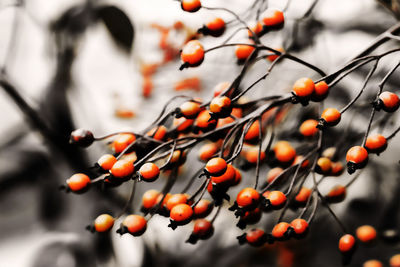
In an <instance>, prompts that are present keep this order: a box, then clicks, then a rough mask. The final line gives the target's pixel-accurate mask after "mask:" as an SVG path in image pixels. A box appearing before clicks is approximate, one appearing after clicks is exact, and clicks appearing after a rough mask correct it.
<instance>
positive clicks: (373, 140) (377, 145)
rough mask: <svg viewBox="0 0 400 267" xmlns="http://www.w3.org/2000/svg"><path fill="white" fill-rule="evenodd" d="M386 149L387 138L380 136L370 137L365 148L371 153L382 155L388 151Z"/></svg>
mask: <svg viewBox="0 0 400 267" xmlns="http://www.w3.org/2000/svg"><path fill="white" fill-rule="evenodd" d="M386 147H387V141H386V138H385V137H384V136H383V135H380V134H374V135H371V136H368V138H367V141H366V142H365V148H366V149H367V150H368V152H369V153H381V152H383V151H384V150H385V149H386Z"/></svg>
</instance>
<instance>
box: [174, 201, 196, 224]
mask: <svg viewBox="0 0 400 267" xmlns="http://www.w3.org/2000/svg"><path fill="white" fill-rule="evenodd" d="M169 216H170V217H171V219H172V220H174V221H176V222H185V221H188V220H190V219H191V218H192V216H193V209H192V208H191V207H190V206H189V205H188V204H178V205H176V206H174V207H173V208H172V209H171V212H170V215H169Z"/></svg>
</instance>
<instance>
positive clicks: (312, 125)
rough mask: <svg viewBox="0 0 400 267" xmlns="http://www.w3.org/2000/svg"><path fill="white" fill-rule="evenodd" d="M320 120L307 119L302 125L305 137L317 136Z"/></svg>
mask: <svg viewBox="0 0 400 267" xmlns="http://www.w3.org/2000/svg"><path fill="white" fill-rule="evenodd" d="M317 125H318V121H316V120H306V121H304V122H303V123H302V124H301V125H300V129H299V131H300V133H301V134H302V135H303V136H305V137H311V136H315V135H316V133H317V132H318V128H317Z"/></svg>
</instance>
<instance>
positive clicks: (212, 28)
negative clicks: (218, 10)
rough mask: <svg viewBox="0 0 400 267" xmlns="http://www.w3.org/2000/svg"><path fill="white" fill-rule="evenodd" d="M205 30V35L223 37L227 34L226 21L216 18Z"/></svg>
mask: <svg viewBox="0 0 400 267" xmlns="http://www.w3.org/2000/svg"><path fill="white" fill-rule="evenodd" d="M205 28H206V31H205V33H207V34H209V35H211V36H214V37H218V36H221V35H222V34H223V33H224V32H225V21H224V20H223V19H221V18H219V17H217V18H214V19H213V20H211V21H210V22H208V23H207V24H206V25H205Z"/></svg>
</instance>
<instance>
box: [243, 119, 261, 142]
mask: <svg viewBox="0 0 400 267" xmlns="http://www.w3.org/2000/svg"><path fill="white" fill-rule="evenodd" d="M259 132H260V122H259V121H258V120H256V121H254V122H253V123H252V124H251V125H250V127H249V129H248V130H247V133H246V134H245V136H244V140H245V141H247V142H252V141H254V140H255V139H258V136H259Z"/></svg>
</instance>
